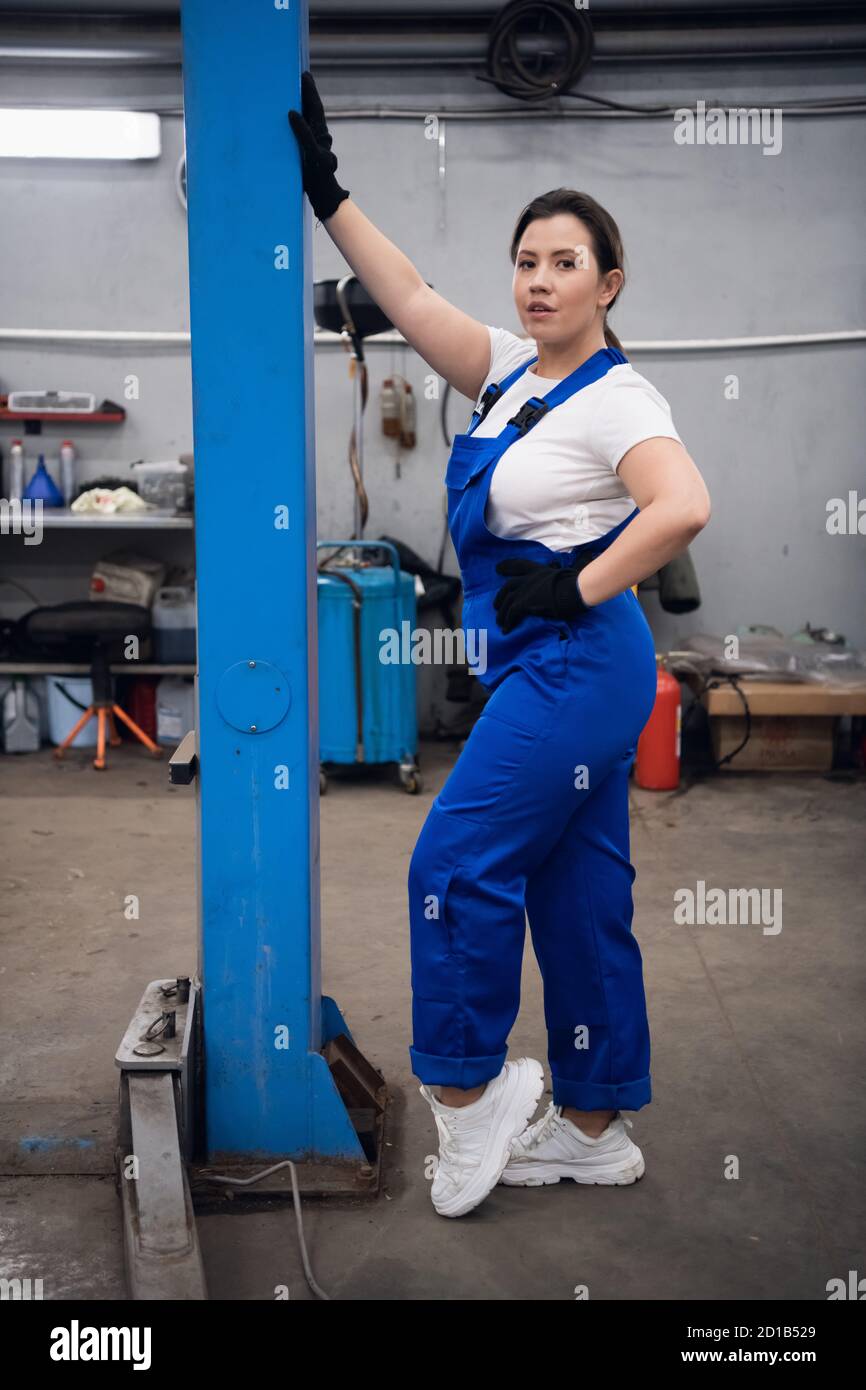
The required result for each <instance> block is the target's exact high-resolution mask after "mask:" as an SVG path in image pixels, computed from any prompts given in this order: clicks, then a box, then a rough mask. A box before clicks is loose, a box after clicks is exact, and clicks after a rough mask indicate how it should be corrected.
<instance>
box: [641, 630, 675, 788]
mask: <svg viewBox="0 0 866 1390" xmlns="http://www.w3.org/2000/svg"><path fill="white" fill-rule="evenodd" d="M663 661H664V657H663V656H658V655H657V656H656V668H657V669H656V700H655V704H654V705H653V712H652V714H651V715H650V717H649V719H648V720H647V722H646V724H645V726H644V729H643V733H642V734H641V736H640V738H639V739H638V743H637V757H636V758H635V765H634V777H635V781H636V782H637V784H638V786H639V787H646V789H647V791H654V792H666V791H673V790H674V788H676V787H678V786H679V784H680V739H681V730H682V703H681V700H680V685H679V681H677V680H675V679H674V677H673V676H672V675H671V674H670V672H669V671H666V670H665V668H664V666H663V664H662V663H663Z"/></svg>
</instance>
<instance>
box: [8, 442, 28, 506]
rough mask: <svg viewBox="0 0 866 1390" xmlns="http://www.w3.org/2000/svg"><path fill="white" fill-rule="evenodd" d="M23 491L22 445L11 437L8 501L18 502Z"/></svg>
mask: <svg viewBox="0 0 866 1390" xmlns="http://www.w3.org/2000/svg"><path fill="white" fill-rule="evenodd" d="M23 491H24V445H23V444H22V443H21V440H20V439H13V440H12V443H11V444H10V446H9V501H10V502H20V501H21V494H22V493H23Z"/></svg>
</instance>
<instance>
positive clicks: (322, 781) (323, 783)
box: [319, 768, 328, 796]
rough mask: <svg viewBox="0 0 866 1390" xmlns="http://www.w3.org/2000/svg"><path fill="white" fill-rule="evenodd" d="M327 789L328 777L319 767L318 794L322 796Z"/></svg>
mask: <svg viewBox="0 0 866 1390" xmlns="http://www.w3.org/2000/svg"><path fill="white" fill-rule="evenodd" d="M327 790H328V778H327V774H326V773H325V772H324V770H323V769H322V768H319V796H324V795H325V792H326V791H327Z"/></svg>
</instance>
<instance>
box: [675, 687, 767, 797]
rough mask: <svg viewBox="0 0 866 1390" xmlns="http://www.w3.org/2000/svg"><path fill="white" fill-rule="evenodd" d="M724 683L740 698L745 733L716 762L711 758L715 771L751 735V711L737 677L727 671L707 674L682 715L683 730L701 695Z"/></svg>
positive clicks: (739, 748)
mask: <svg viewBox="0 0 866 1390" xmlns="http://www.w3.org/2000/svg"><path fill="white" fill-rule="evenodd" d="M725 684H728V685H732V686H733V687H734V690H735V691H736V692H737V695H738V696H739V698H740V703H741V704H742V706H743V714H744V715H745V718H746V734H745V737H744V739H743V741H742V743H738V744H737V746H736V748H734V749H732V750H731V752H730V753H726V754H725V756H724V757H723V758H719V760H718V762H717V761H716V760H715V758H714V759H713V760H712V763H713V767H714V768H715V769H716V771H717V772H718V770H719V768H720V767H724V765H725V763H729V762H730V761H731V759H732V758H735V757H736V756H737V754H738V753H742V751H743V749H744V748H745V746H746V744H747V743H748V741H749V739H750V738H751V736H752V712H751V710H750V709H749V702H748V700H747V699H746V696H745V692H744V691H743V689H742V686H740V685H739V683H738V680H737V677H736V676H735V675H729V674H728V673H727V672H725V673H714V675H711V676H708V677H707V678H706V680H705V681H704V683H703V685H702V686H701V688H700V690H698V691H697V693H696V694H695V698H694V700H693V701H692V703H691V704H690V705H689V707H688V709H687V710H686V711H685V713H684V715H683V729H684V730H685V727H686V725H687V724H688V722H689V720H690V718H691V716H692V714H693V712H694V710H695V709H696V708H697V706H698V705H699V704H700V702H701V697H702V696H703V695H705V694H706V692H707V691H708V690H718V689H720V688H721V686H723V685H725Z"/></svg>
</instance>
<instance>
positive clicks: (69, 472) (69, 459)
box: [60, 439, 77, 507]
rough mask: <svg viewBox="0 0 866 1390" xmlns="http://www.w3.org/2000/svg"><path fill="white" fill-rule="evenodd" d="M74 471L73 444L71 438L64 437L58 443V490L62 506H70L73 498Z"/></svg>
mask: <svg viewBox="0 0 866 1390" xmlns="http://www.w3.org/2000/svg"><path fill="white" fill-rule="evenodd" d="M76 471H77V470H76V466H75V445H74V444H73V443H72V440H71V439H64V441H63V443H62V444H61V445H60V491H61V492H62V493H63V505H64V507H70V506H71V505H72V503H73V501H74V499H75V483H76Z"/></svg>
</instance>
